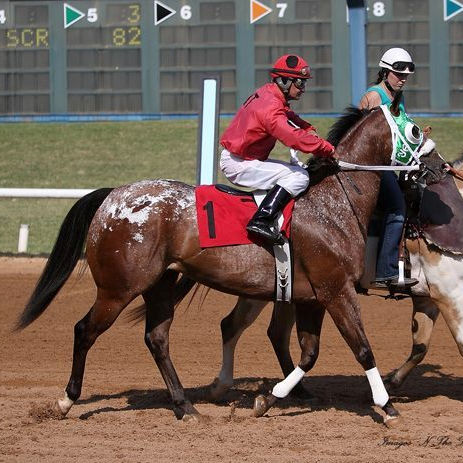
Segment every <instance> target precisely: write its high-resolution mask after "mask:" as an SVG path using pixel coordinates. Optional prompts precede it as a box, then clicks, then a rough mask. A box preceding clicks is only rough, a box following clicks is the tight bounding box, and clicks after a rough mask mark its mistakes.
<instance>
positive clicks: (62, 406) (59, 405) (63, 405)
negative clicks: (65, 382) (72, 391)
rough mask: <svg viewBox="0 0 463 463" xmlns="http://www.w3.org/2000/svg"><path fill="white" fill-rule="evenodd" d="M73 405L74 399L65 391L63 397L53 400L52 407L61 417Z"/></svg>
mask: <svg viewBox="0 0 463 463" xmlns="http://www.w3.org/2000/svg"><path fill="white" fill-rule="evenodd" d="M73 405H74V401H73V400H71V399H70V398H69V396H68V394H67V392H66V391H65V392H64V397H63V398H62V399H58V400H57V401H56V402H55V406H54V408H55V411H56V412H57V413H59V414H61V418H64V417H65V416H66V415H67V414H68V412H69V410H70V409H71V407H72V406H73Z"/></svg>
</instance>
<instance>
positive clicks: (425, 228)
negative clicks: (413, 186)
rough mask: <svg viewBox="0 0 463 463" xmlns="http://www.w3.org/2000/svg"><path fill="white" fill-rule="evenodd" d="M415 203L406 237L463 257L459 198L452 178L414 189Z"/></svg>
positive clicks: (461, 199)
mask: <svg viewBox="0 0 463 463" xmlns="http://www.w3.org/2000/svg"><path fill="white" fill-rule="evenodd" d="M415 204H418V206H417V208H416V209H415V210H414V211H413V209H412V212H414V213H412V215H411V217H410V219H409V222H410V225H409V230H407V237H408V238H411V239H413V238H417V237H418V236H422V237H423V238H424V239H425V240H426V242H427V243H428V244H432V245H433V246H436V247H438V248H439V249H441V250H442V251H446V252H450V253H452V254H463V233H462V230H463V197H462V196H461V194H460V192H459V191H458V188H457V185H456V183H455V181H454V179H453V178H452V177H451V176H450V175H447V176H445V177H444V179H443V180H442V181H440V182H438V183H434V184H432V185H429V186H427V187H425V188H418V200H417V201H416V202H415Z"/></svg>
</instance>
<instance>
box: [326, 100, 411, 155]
mask: <svg viewBox="0 0 463 463" xmlns="http://www.w3.org/2000/svg"><path fill="white" fill-rule="evenodd" d="M401 99H402V92H401V91H400V92H397V93H396V94H395V96H394V100H393V101H392V103H391V111H392V112H393V114H398V111H399V104H400V101H401ZM374 109H376V108H372V109H367V108H364V109H359V108H357V107H355V106H348V107H347V108H346V109H345V110H344V113H343V114H342V116H340V117H339V119H338V120H337V121H336V122H335V123H334V124H333V125H332V126H331V128H330V130H329V132H328V136H327V137H326V139H327V140H328V141H329V142H330V143H331V144H332V145H333V146H338V145H339V143H340V142H341V140H342V139H343V138H344V136H345V135H346V134H347V132H348V131H349V129H350V128H352V127H353V126H354V125H355V124H356V123H357V122H358V121H359V120H360V119H362V118H363V117H365V116H366V115H368V114H370V113H371V111H373V110H374Z"/></svg>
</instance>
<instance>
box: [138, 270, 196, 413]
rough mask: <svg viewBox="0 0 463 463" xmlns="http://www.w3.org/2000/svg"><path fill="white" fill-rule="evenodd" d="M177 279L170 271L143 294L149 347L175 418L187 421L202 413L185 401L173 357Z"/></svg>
mask: <svg viewBox="0 0 463 463" xmlns="http://www.w3.org/2000/svg"><path fill="white" fill-rule="evenodd" d="M177 275H178V274H177V272H174V271H172V270H168V271H167V272H166V273H165V274H164V275H163V276H162V277H161V279H160V280H159V281H158V282H157V283H156V285H154V286H153V287H152V288H150V289H149V290H148V291H146V292H144V293H143V298H144V299H145V302H146V329H145V343H146V345H147V347H148V349H149V350H150V352H151V355H152V356H153V358H154V361H155V362H156V365H157V366H158V368H159V371H160V372H161V375H162V377H163V379H164V382H165V383H166V386H167V388H168V390H169V393H170V395H171V397H172V402H173V404H174V408H173V409H174V413H175V416H176V417H177V418H178V419H182V418H183V419H185V420H186V419H188V418H192V417H194V416H196V415H199V413H198V412H197V410H196V409H195V408H194V407H193V405H192V404H191V402H190V401H188V400H187V399H186V398H185V391H184V389H183V386H182V384H181V383H180V380H179V378H178V375H177V372H176V371H175V368H174V365H173V363H172V360H171V359H170V355H169V330H170V325H171V324H172V320H173V317H174V302H175V301H174V287H175V283H176V280H177Z"/></svg>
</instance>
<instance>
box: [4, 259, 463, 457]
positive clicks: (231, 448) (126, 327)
mask: <svg viewBox="0 0 463 463" xmlns="http://www.w3.org/2000/svg"><path fill="white" fill-rule="evenodd" d="M42 267H43V260H40V259H26V258H22V259H11V258H2V259H0V294H1V305H0V315H1V317H0V368H1V371H0V461H1V462H30V461H40V462H42V461H47V462H68V461H69V462H70V461H82V462H114V461H130V462H172V461H182V462H202V463H204V462H212V461H214V462H217V461H220V462H229V461H230V462H232V461H233V462H236V461H239V462H241V461H250V462H251V461H252V462H333V463H334V462H381V463H385V462H407V463H410V462H435V461H436V460H440V461H442V462H462V461H463V420H462V415H463V359H462V358H461V357H460V355H459V352H458V349H457V348H456V345H455V343H454V341H453V339H452V338H451V336H450V334H449V331H448V329H447V327H446V325H445V323H444V321H443V320H442V319H439V321H438V323H437V325H436V329H435V332H434V334H433V341H432V345H431V351H430V353H429V354H428V356H427V357H426V359H425V360H424V362H423V364H422V365H421V366H419V367H418V368H417V369H416V370H415V371H414V372H413V373H412V375H411V376H410V378H409V379H408V381H407V382H406V383H405V384H404V386H403V388H402V389H401V390H400V391H398V392H397V393H395V394H394V395H393V396H392V397H393V401H394V403H395V404H396V406H397V408H398V409H399V411H400V412H401V421H400V423H399V424H398V425H397V426H396V427H395V428H393V429H388V428H386V427H385V426H384V425H383V424H382V412H381V410H378V409H376V408H375V407H373V406H372V405H371V399H370V393H369V387H368V384H367V381H366V379H365V377H364V375H363V372H362V370H361V368H360V366H359V365H358V364H357V363H356V361H355V359H354V357H353V355H352V353H351V352H350V350H349V349H348V347H347V346H346V344H345V343H344V341H343V340H342V338H341V336H340V335H339V333H338V332H337V331H336V328H335V327H334V326H333V323H332V322H331V320H330V319H329V317H328V318H327V319H326V321H325V326H324V328H323V334H322V345H321V354H320V358H319V360H318V363H317V365H316V366H315V368H314V369H313V371H312V372H311V373H310V374H309V375H308V376H307V377H306V378H305V379H304V384H305V386H306V387H307V388H308V389H309V390H310V391H311V392H312V393H313V395H314V396H315V398H314V399H312V400H301V399H291V398H288V399H285V400H284V401H282V402H281V403H280V404H278V405H277V406H276V407H275V408H273V409H271V410H270V411H269V413H268V415H267V416H265V417H263V418H259V419H256V418H253V417H252V415H251V409H252V403H253V400H254V397H255V396H256V395H257V394H258V393H259V392H266V391H268V390H269V389H270V388H271V387H272V385H273V384H274V383H275V382H276V381H277V380H279V379H280V378H281V374H280V371H279V368H278V365H277V362H276V359H275V357H274V354H273V352H272V349H271V346H270V343H269V341H268V340H267V337H266V327H267V325H268V321H269V318H270V306H269V307H268V308H267V309H266V310H265V311H264V313H263V314H262V315H261V316H260V317H259V318H258V320H257V321H256V323H255V324H254V325H253V326H252V327H251V328H250V329H249V330H248V331H247V332H246V333H245V334H244V336H243V338H242V339H241V341H240V343H239V345H238V349H237V361H236V368H235V370H236V371H235V375H236V378H237V380H236V384H235V387H234V389H233V390H231V391H230V392H229V393H228V395H227V396H226V400H225V402H224V403H221V404H213V403H210V402H208V401H207V400H206V399H205V397H206V394H207V390H208V389H207V386H208V384H209V383H210V382H211V381H212V380H213V378H214V377H215V376H216V375H217V373H218V370H219V367H220V362H221V339H220V329H219V323H220V320H221V319H222V318H223V317H224V316H225V315H226V314H227V313H228V310H229V309H230V308H231V307H232V306H233V303H234V300H235V298H234V297H232V296H228V295H223V294H220V293H216V292H211V293H209V295H208V296H207V298H206V300H205V303H204V304H203V306H202V307H199V304H198V302H197V300H195V301H194V302H193V304H192V305H191V306H190V307H189V308H187V307H186V304H184V305H181V306H180V307H179V309H178V310H177V314H176V319H175V321H174V325H173V327H172V330H171V354H172V358H173V361H174V363H175V365H176V367H177V371H178V373H179V376H180V378H181V380H182V381H183V384H184V386H185V388H186V390H187V395H188V396H189V397H190V398H191V399H192V400H193V402H194V403H195V406H196V408H197V409H198V410H199V411H200V412H201V413H202V414H203V415H204V416H205V417H206V419H205V420H204V421H203V422H200V423H196V424H195V423H185V422H182V421H177V420H176V419H175V417H174V415H173V412H172V410H171V404H170V401H169V397H168V395H167V392H166V389H165V386H164V383H163V381H162V378H161V376H160V374H159V371H158V370H157V368H156V366H155V364H154V362H153V360H152V358H151V356H150V354H149V352H148V350H147V349H146V347H145V345H144V342H143V325H142V324H138V325H132V324H130V323H128V321H127V319H126V318H125V316H124V313H123V314H122V315H121V317H120V318H119V319H118V320H117V321H116V323H115V324H114V326H113V327H112V328H111V329H110V330H108V331H107V332H106V333H105V334H104V335H102V336H101V338H100V339H99V340H98V341H97V343H96V344H95V346H94V347H93V348H92V350H91V351H90V353H89V356H88V360H87V369H86V374H85V378H84V387H83V393H82V397H81V399H80V400H79V401H78V403H77V404H76V405H75V406H74V407H73V408H72V409H71V411H70V412H69V415H68V417H67V418H66V419H64V420H51V419H44V416H43V415H42V414H41V410H42V408H43V407H44V406H46V405H47V404H48V403H51V402H52V401H53V400H55V399H57V398H60V397H61V395H62V391H63V389H64V387H65V386H66V383H67V381H68V377H69V374H70V367H71V356H72V347H73V327H74V324H75V323H76V322H77V321H78V320H79V319H80V318H82V316H83V315H84V314H85V313H86V312H87V310H88V308H89V307H90V305H91V304H92V302H93V297H94V294H95V290H94V285H93V280H92V279H91V276H90V275H89V273H88V272H87V273H86V274H85V275H84V277H82V278H81V279H77V277H75V276H73V277H72V278H71V280H70V281H69V282H68V283H67V284H66V285H65V287H64V288H63V290H62V291H61V293H60V294H59V296H58V297H57V299H56V300H55V302H54V303H53V304H52V305H51V306H50V307H49V308H48V310H47V311H46V312H45V313H44V314H43V315H42V316H41V317H40V318H39V319H38V320H37V321H36V322H34V323H33V324H32V325H31V326H30V327H28V328H27V329H26V330H24V331H23V332H18V333H13V332H12V327H13V325H14V322H15V320H16V319H17V317H18V315H19V313H20V311H21V310H22V308H23V306H24V304H25V302H26V300H27V298H28V296H29V295H30V292H31V290H32V288H33V286H34V284H35V282H36V279H37V277H38V274H39V272H40V270H41V268H42ZM361 304H362V316H363V320H364V323H365V327H366V330H367V334H368V336H369V339H370V342H371V344H372V346H373V349H374V352H375V356H376V360H377V364H378V367H379V369H380V371H381V372H382V373H386V372H387V371H389V370H390V369H392V368H394V367H396V366H398V365H399V364H400V363H401V362H402V361H403V360H404V359H405V358H406V357H407V356H408V353H409V349H410V345H411V337H410V316H411V303H410V302H409V301H401V302H385V301H383V300H382V299H380V298H377V297H362V298H361ZM126 312H127V311H126ZM292 352H293V354H294V357H295V358H297V357H298V355H299V348H298V346H297V344H296V342H295V340H293V344H292Z"/></svg>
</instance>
